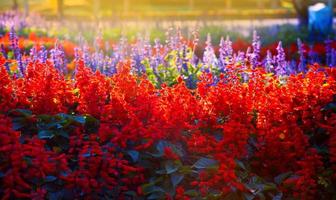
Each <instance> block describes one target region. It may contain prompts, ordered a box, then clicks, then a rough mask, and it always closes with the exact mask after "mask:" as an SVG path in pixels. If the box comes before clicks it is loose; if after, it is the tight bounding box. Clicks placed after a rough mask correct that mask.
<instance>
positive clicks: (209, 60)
mask: <svg viewBox="0 0 336 200" xmlns="http://www.w3.org/2000/svg"><path fill="white" fill-rule="evenodd" d="M203 63H204V65H205V67H206V69H209V68H210V67H215V66H217V58H216V54H215V51H214V49H213V47H212V44H211V36H210V34H208V36H207V41H206V47H205V51H204V55H203Z"/></svg>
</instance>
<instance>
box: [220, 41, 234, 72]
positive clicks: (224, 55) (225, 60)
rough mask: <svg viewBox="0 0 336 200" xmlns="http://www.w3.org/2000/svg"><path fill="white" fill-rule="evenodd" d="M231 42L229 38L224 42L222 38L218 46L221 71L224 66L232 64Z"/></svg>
mask: <svg viewBox="0 0 336 200" xmlns="http://www.w3.org/2000/svg"><path fill="white" fill-rule="evenodd" d="M232 54H233V49H232V42H231V40H230V38H229V36H227V37H226V40H224V38H223V37H222V38H221V40H220V44H219V67H220V68H221V69H222V70H223V69H224V68H225V66H227V65H228V64H231V63H232Z"/></svg>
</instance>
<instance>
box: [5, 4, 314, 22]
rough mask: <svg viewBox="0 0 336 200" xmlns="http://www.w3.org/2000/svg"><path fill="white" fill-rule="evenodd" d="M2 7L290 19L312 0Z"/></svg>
mask: <svg viewBox="0 0 336 200" xmlns="http://www.w3.org/2000/svg"><path fill="white" fill-rule="evenodd" d="M0 2H1V3H0V9H1V10H2V11H5V10H8V9H14V10H20V11H22V12H26V13H29V12H35V13H36V12H37V13H40V14H41V15H44V16H46V17H50V18H54V17H68V18H80V19H83V18H85V19H95V18H106V19H111V18H122V19H153V18H155V19H158V18H164V19H167V18H171V19H179V20H183V19H204V18H206V19H223V20H225V19H247V18H248V19H251V18H291V17H295V16H296V10H295V5H294V4H295V2H298V3H299V4H307V3H310V4H311V3H314V2H316V1H310V0H301V1H300V0H238V1H237V0H236V1H235V0H1V1H0Z"/></svg>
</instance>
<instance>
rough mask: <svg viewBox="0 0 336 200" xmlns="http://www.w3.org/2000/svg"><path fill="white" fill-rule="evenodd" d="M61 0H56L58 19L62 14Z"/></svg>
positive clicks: (62, 5)
mask: <svg viewBox="0 0 336 200" xmlns="http://www.w3.org/2000/svg"><path fill="white" fill-rule="evenodd" d="M63 3H64V2H63V0H57V15H58V17H59V18H60V19H62V18H63V15H64V4H63Z"/></svg>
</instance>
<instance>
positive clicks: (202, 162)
mask: <svg viewBox="0 0 336 200" xmlns="http://www.w3.org/2000/svg"><path fill="white" fill-rule="evenodd" d="M217 164H218V162H217V161H216V160H214V159H210V158H204V157H203V158H200V159H199V160H198V161H197V162H196V163H195V164H194V165H193V167H195V168H197V169H207V168H212V167H215V166H216V165H217Z"/></svg>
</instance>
